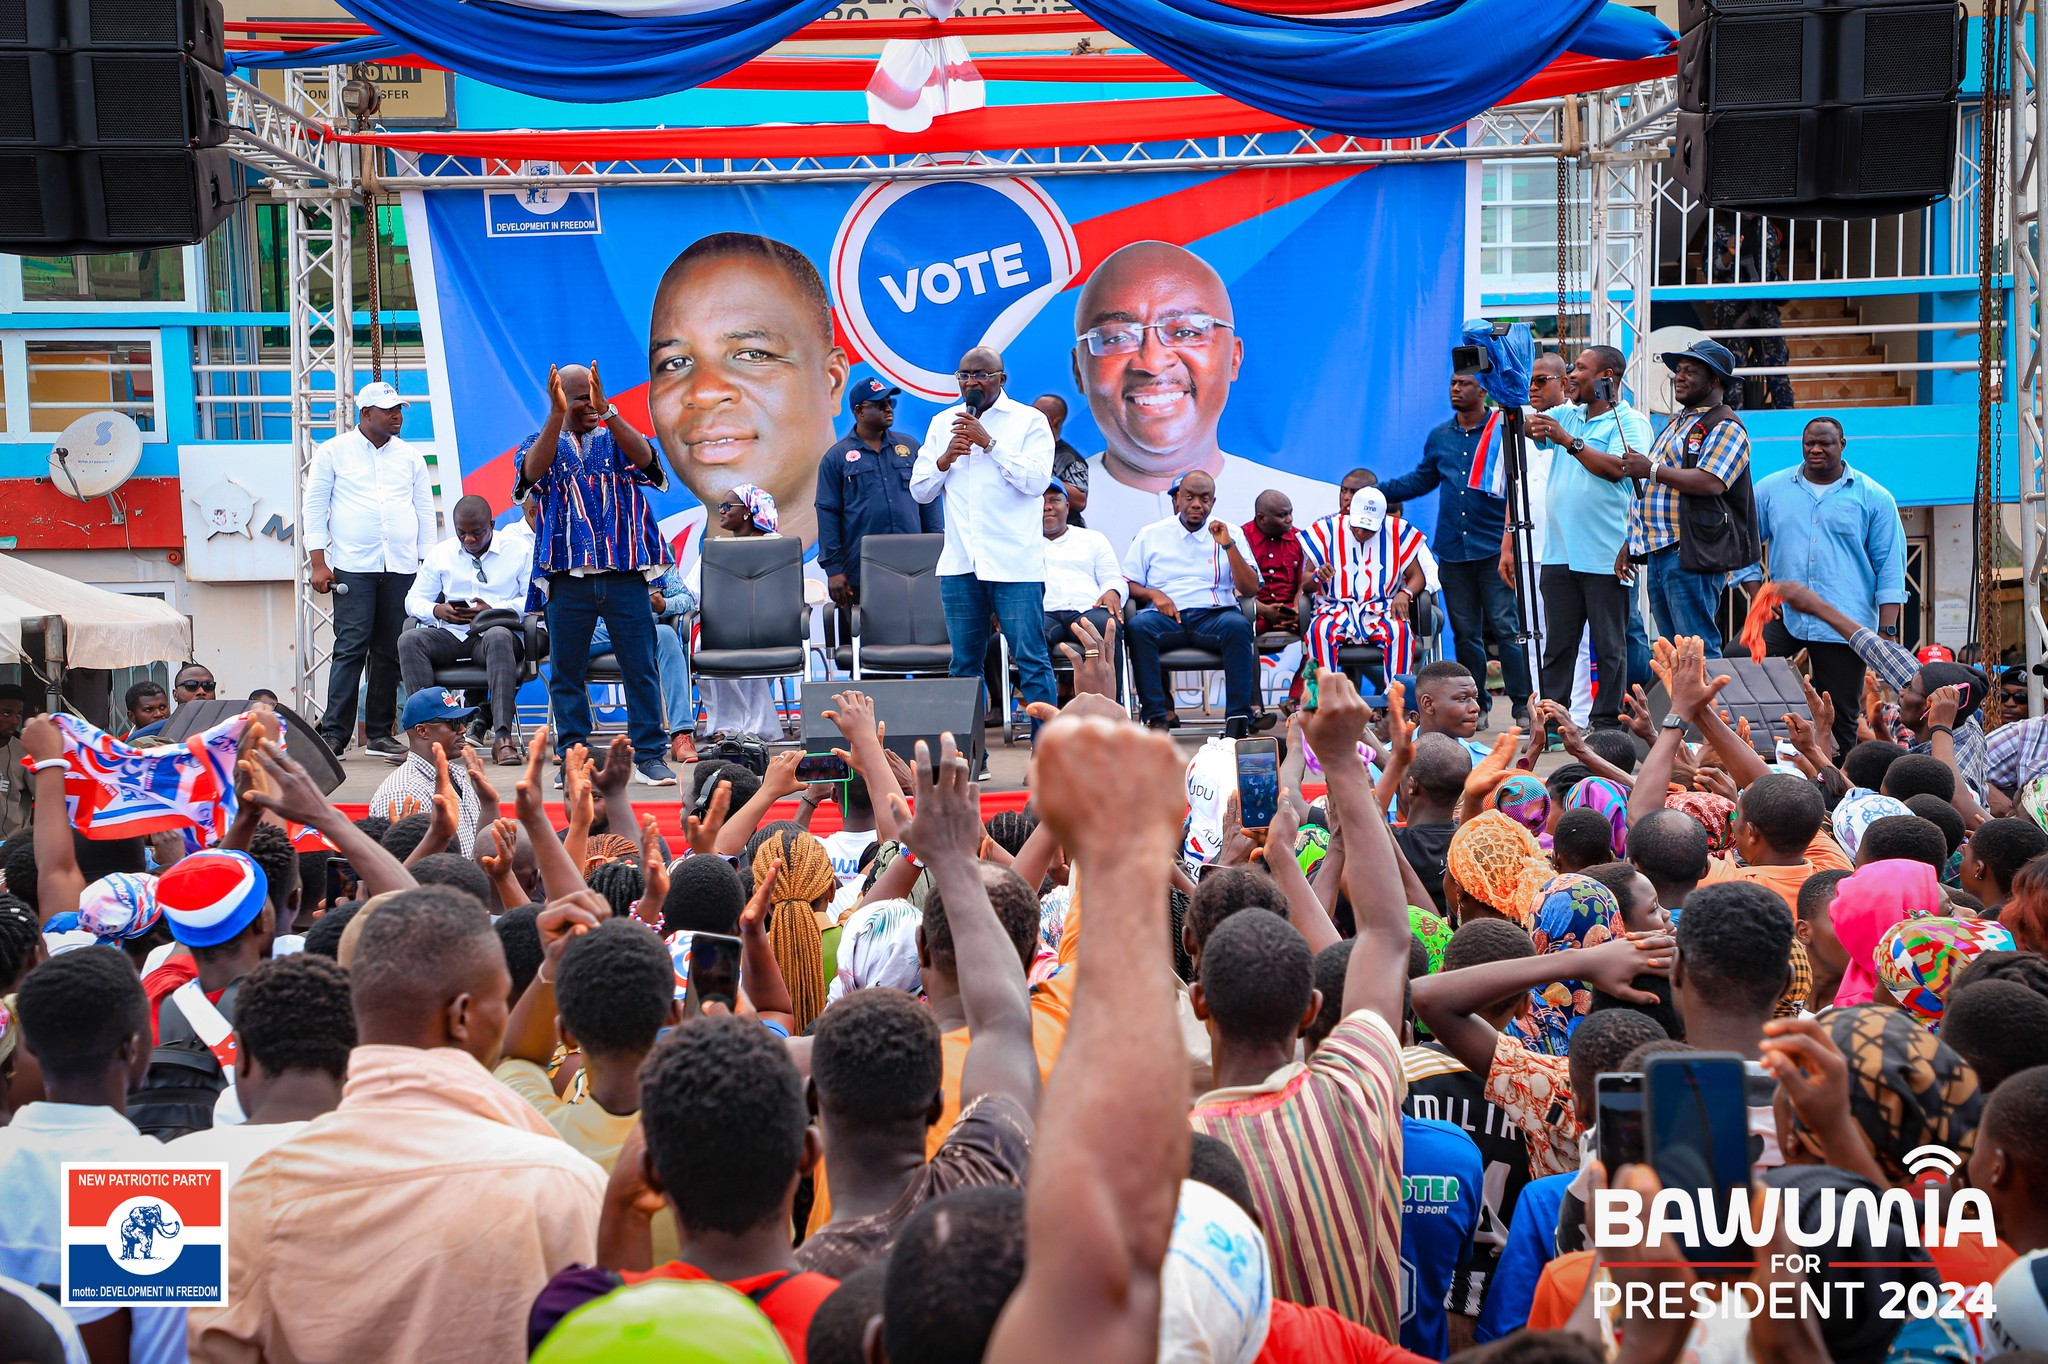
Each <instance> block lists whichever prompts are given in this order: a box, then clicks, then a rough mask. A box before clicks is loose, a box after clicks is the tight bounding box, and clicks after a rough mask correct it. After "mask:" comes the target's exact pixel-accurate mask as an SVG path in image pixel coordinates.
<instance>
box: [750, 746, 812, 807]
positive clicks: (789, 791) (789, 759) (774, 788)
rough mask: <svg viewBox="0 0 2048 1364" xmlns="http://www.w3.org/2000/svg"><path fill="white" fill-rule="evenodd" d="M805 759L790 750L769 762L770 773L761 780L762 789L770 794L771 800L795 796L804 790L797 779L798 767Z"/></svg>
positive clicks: (798, 753) (800, 754) (784, 751)
mask: <svg viewBox="0 0 2048 1364" xmlns="http://www.w3.org/2000/svg"><path fill="white" fill-rule="evenodd" d="M803 757H804V755H803V754H802V753H800V752H798V751H797V750H796V749H793V748H789V749H784V750H783V751H782V752H780V753H778V754H776V755H775V756H774V757H773V758H771V759H769V760H768V771H767V773H766V774H765V775H764V776H763V777H762V778H761V789H762V790H763V791H766V792H769V793H770V794H769V797H768V798H769V799H770V800H780V799H782V798H783V797H784V796H793V795H795V794H796V793H797V792H799V791H801V790H803V789H804V784H803V783H802V782H800V781H798V780H797V777H796V765H797V764H798V763H800V762H802V761H803Z"/></svg>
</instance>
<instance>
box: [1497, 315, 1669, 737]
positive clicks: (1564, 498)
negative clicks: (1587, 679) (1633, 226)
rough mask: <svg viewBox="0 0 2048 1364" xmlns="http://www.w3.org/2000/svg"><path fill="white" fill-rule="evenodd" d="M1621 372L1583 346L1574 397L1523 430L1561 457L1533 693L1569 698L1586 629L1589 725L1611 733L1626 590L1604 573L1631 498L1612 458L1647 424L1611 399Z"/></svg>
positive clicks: (1551, 498)
mask: <svg viewBox="0 0 2048 1364" xmlns="http://www.w3.org/2000/svg"><path fill="white" fill-rule="evenodd" d="M1627 367H1628V359H1627V357H1626V356H1624V355H1623V354H1622V353H1621V352H1620V351H1618V350H1616V349H1615V348H1614V347H1612V346H1589V347H1587V348H1586V349H1585V350H1584V351H1581V352H1580V353H1579V358H1578V359H1577V360H1576V361H1575V362H1573V364H1572V372H1571V377H1572V386H1573V389H1574V391H1575V392H1576V393H1577V395H1578V398H1579V401H1578V402H1577V403H1573V404H1564V405H1561V406H1558V407H1553V408H1551V409H1550V410H1549V411H1547V412H1538V413H1536V414H1535V415H1533V416H1531V417H1529V418H1528V419H1527V423H1526V428H1525V429H1526V430H1527V432H1528V434H1529V438H1530V439H1531V440H1547V441H1549V442H1550V443H1551V444H1553V445H1555V446H1556V447H1557V448H1558V449H1559V450H1560V451H1562V452H1563V454H1561V455H1560V456H1558V457H1557V458H1556V460H1555V461H1554V462H1553V463H1552V465H1551V470H1550V485H1549V488H1548V490H1547V501H1548V504H1549V505H1548V507H1547V509H1546V516H1545V520H1546V525H1545V528H1544V534H1543V570H1542V574H1541V577H1540V589H1541V591H1542V594H1543V614H1544V617H1545V620H1546V623H1547V624H1548V627H1549V628H1548V630H1547V631H1546V632H1545V635H1544V646H1543V662H1542V683H1543V686H1542V692H1543V695H1545V696H1547V697H1555V698H1558V699H1560V700H1562V699H1564V698H1568V697H1569V696H1570V695H1571V686H1572V668H1573V665H1574V664H1575V663H1576V662H1577V657H1578V651H1579V636H1580V633H1581V631H1587V632H1589V633H1590V634H1591V635H1592V637H1593V662H1594V665H1595V667H1596V668H1597V670H1598V673H1599V678H1600V689H1599V691H1598V693H1597V694H1596V695H1595V696H1594V698H1593V712H1592V724H1593V728H1595V729H1613V728H1618V727H1619V725H1620V723H1621V698H1622V695H1623V693H1624V692H1626V691H1627V686H1626V679H1627V676H1628V612H1629V606H1630V603H1629V589H1628V587H1627V586H1626V585H1625V584H1623V583H1622V582H1621V581H1620V580H1619V579H1617V578H1616V577H1615V576H1614V560H1615V556H1616V555H1618V554H1620V553H1621V551H1622V548H1623V546H1624V545H1626V544H1627V542H1628V513H1629V505H1630V503H1631V501H1632V500H1633V499H1632V494H1631V488H1630V485H1629V481H1628V477H1627V475H1626V474H1625V473H1624V471H1623V468H1622V456H1623V454H1625V453H1626V452H1628V451H1631V450H1633V451H1636V452H1639V453H1640V452H1642V451H1645V450H1648V449H1649V448H1650V445H1651V443H1652V442H1653V441H1655V439H1656V433H1655V432H1654V431H1653V430H1652V429H1651V427H1650V421H1649V418H1647V417H1645V416H1644V415H1643V414H1642V413H1640V412H1638V411H1636V410H1635V409H1634V408H1633V407H1631V406H1629V404H1628V400H1627V399H1625V398H1623V397H1622V396H1621V380H1622V372H1623V371H1624V370H1625V369H1627Z"/></svg>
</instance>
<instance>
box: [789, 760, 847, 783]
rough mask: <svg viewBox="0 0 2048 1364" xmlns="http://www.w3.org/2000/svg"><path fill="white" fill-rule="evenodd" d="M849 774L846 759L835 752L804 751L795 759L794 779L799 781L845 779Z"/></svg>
mask: <svg viewBox="0 0 2048 1364" xmlns="http://www.w3.org/2000/svg"><path fill="white" fill-rule="evenodd" d="M851 775H852V774H851V773H850V772H849V771H848V770H847V767H846V759H844V758H842V757H840V756H839V755H838V754H837V753H806V754H804V755H803V757H801V758H798V759H797V760H796V779H797V780H798V781H801V782H813V781H845V780H846V779H847V778H848V777H849V776H851Z"/></svg>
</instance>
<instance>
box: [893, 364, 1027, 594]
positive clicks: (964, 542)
mask: <svg viewBox="0 0 2048 1364" xmlns="http://www.w3.org/2000/svg"><path fill="white" fill-rule="evenodd" d="M966 410H967V408H966V405H965V404H963V403H954V404H953V405H952V406H951V407H949V408H946V409H945V410H944V411H942V412H940V413H939V415H938V416H936V417H933V418H932V424H931V425H930V426H929V427H927V428H926V429H925V434H924V445H923V446H922V447H921V448H920V449H919V450H918V452H917V463H916V464H914V465H913V466H912V467H911V471H910V495H911V496H912V497H914V498H916V499H917V500H918V501H919V502H930V501H931V500H932V499H933V498H935V497H938V496H940V495H941V494H944V496H945V499H946V548H945V551H944V552H943V553H941V554H940V555H939V574H940V576H942V577H944V576H947V575H950V574H957V573H971V574H973V575H974V576H975V577H977V578H980V579H981V580H983V581H984V582H995V583H1035V582H1040V581H1042V580H1043V579H1044V577H1045V489H1046V485H1047V484H1049V483H1051V482H1052V428H1051V427H1050V426H1047V425H1046V424H1045V414H1044V413H1043V412H1040V411H1039V410H1038V409H1037V408H1035V407H1027V406H1026V405H1025V404H1023V403H1020V402H1018V401H1017V400H1016V399H1015V398H1012V397H1011V396H1010V395H1009V394H1007V393H1005V394H1003V395H1001V396H1000V397H998V398H997V399H996V400H995V403H994V405H993V406H991V407H990V408H989V409H988V410H987V411H986V412H983V413H982V414H981V425H982V429H984V430H985V431H987V432H988V434H989V436H990V437H991V438H992V439H993V440H994V441H995V444H994V445H992V446H988V447H982V446H975V447H974V448H973V449H971V450H970V451H968V453H966V454H965V455H962V456H961V457H960V458H959V459H958V460H956V461H954V463H953V467H952V468H950V469H947V470H944V471H943V472H942V471H941V470H940V469H939V456H940V455H942V454H944V453H945V452H946V447H947V446H948V445H951V444H952V443H953V418H955V417H957V416H959V415H960V414H961V413H962V412H965V411H966Z"/></svg>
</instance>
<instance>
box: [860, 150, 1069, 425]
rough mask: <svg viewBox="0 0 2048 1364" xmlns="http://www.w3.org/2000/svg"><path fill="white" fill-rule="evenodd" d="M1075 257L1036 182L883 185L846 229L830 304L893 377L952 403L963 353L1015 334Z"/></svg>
mask: <svg viewBox="0 0 2048 1364" xmlns="http://www.w3.org/2000/svg"><path fill="white" fill-rule="evenodd" d="M1080 261H1081V255H1080V248H1079V247H1077V246H1076V245H1075V243H1074V229H1073V228H1072V227H1071V226H1070V225H1069V224H1068V223H1067V219H1066V215H1065V214H1063V213H1061V212H1060V210H1059V205H1057V204H1055V203H1054V202H1053V201H1052V196H1050V195H1049V194H1047V193H1046V192H1045V191H1044V190H1043V189H1041V188H1039V187H1038V186H1037V185H1035V184H1033V183H1031V182H1030V181H1026V180H1017V179H996V180H949V181H924V182H918V181H910V182H904V181H897V182H895V183H891V184H877V185H874V186H871V187H870V188H869V189H867V190H866V191H865V192H863V193H862V194H861V196H860V197H859V198H858V199H856V200H854V203H853V207H852V208H851V209H849V210H848V211H847V214H846V218H845V220H844V221H842V222H841V223H840V224H839V233H838V236H837V237H836V238H834V240H833V243H832V294H833V301H834V303H835V304H836V305H837V306H838V309H839V315H840V317H841V319H842V320H843V321H844V322H845V324H846V330H847V332H848V334H849V335H850V336H851V337H852V338H853V342H854V345H855V346H857V347H858V348H859V349H860V352H861V355H862V356H863V358H865V359H866V360H867V361H868V362H869V363H870V364H872V365H873V366H874V367H875V368H876V369H877V370H879V371H881V373H882V374H883V375H885V376H886V377H887V378H888V380H889V382H891V383H893V384H898V385H901V386H902V387H904V388H906V389H909V390H910V391H911V392H912V393H915V394H917V395H918V396H919V397H921V398H928V399H931V400H932V401H934V402H948V403H949V402H952V401H953V400H954V399H955V398H957V397H958V396H959V393H960V388H959V385H958V383H957V382H955V380H954V378H953V371H954V369H955V368H956V367H957V366H958V364H959V361H960V357H961V356H962V355H964V354H966V353H967V352H968V351H970V350H972V349H973V348H974V347H976V346H991V347H994V348H995V349H997V350H1001V349H1002V348H1003V347H1004V346H1007V345H1008V344H1009V343H1010V342H1011V341H1013V340H1015V339H1016V337H1017V335H1018V333H1020V332H1022V331H1023V330H1024V327H1025V325H1026V324H1027V323H1029V322H1030V321H1031V319H1032V318H1033V317H1035V316H1037V314H1038V310H1039V309H1040V308H1042V307H1044V306H1045V303H1046V301H1047V300H1048V299H1050V298H1051V297H1052V296H1053V295H1054V294H1057V293H1058V292H1059V291H1060V290H1062V289H1064V288H1066V287H1067V283H1068V281H1070V280H1071V279H1073V277H1074V274H1075V272H1076V271H1077V270H1078V269H1079V268H1080Z"/></svg>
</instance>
